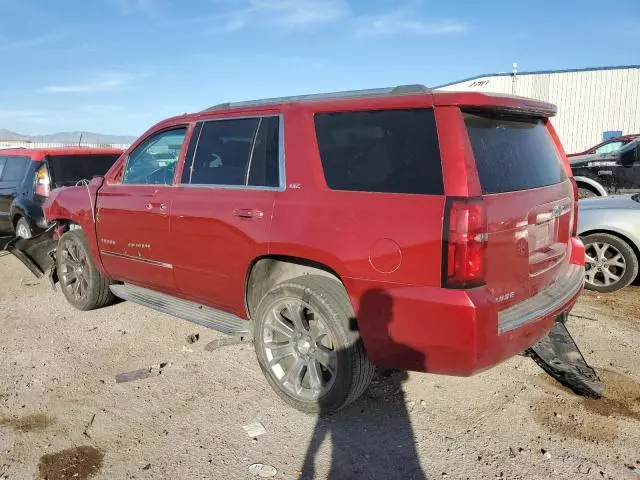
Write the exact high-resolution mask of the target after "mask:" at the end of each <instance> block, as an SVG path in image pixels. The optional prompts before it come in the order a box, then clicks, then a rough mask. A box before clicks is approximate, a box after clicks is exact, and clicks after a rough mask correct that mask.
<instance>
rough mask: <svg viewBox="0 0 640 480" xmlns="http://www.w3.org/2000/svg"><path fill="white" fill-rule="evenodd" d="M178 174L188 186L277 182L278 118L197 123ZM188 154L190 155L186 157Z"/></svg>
mask: <svg viewBox="0 0 640 480" xmlns="http://www.w3.org/2000/svg"><path fill="white" fill-rule="evenodd" d="M196 132H199V135H197V137H196V136H195V135H194V138H193V140H192V143H191V145H190V147H189V154H188V157H187V160H186V162H185V168H184V171H183V174H182V183H183V184H191V185H219V186H259V187H277V186H278V185H279V161H278V158H279V118H278V117H259V118H241V119H229V120H211V121H205V122H203V123H201V124H199V125H198V127H197V128H196ZM189 157H191V158H189Z"/></svg>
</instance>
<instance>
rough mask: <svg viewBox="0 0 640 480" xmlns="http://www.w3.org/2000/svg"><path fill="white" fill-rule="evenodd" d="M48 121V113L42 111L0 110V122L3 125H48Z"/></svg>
mask: <svg viewBox="0 0 640 480" xmlns="http://www.w3.org/2000/svg"><path fill="white" fill-rule="evenodd" d="M48 120H49V115H48V113H47V112H44V111H40V110H22V109H0V121H2V122H3V123H5V122H7V121H10V122H21V123H46V122H47V121H48Z"/></svg>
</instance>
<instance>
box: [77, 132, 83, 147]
mask: <svg viewBox="0 0 640 480" xmlns="http://www.w3.org/2000/svg"><path fill="white" fill-rule="evenodd" d="M81 143H82V133H80V138H79V139H78V148H80V144H81Z"/></svg>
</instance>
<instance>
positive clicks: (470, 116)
mask: <svg viewBox="0 0 640 480" xmlns="http://www.w3.org/2000/svg"><path fill="white" fill-rule="evenodd" d="M464 121H465V124H466V126H467V132H468V133H469V139H470V140H471V147H472V148H473V156H474V157H475V160H476V167H477V168H478V175H479V176H480V183H481V185H482V192H483V193H484V194H492V193H504V192H514V191H517V190H529V189H532V188H539V187H546V186H548V185H554V184H556V183H560V182H562V181H564V180H566V179H567V175H566V173H565V170H564V168H563V166H562V162H561V160H560V156H559V155H558V151H557V150H556V147H555V145H554V143H553V140H552V139H551V136H550V135H549V132H548V131H547V129H546V127H545V125H544V123H543V121H542V120H541V119H539V118H526V117H517V118H516V117H513V116H511V117H503V116H498V115H492V114H489V113H487V114H481V113H478V112H473V113H465V114H464Z"/></svg>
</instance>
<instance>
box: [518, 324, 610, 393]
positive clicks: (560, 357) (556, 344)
mask: <svg viewBox="0 0 640 480" xmlns="http://www.w3.org/2000/svg"><path fill="white" fill-rule="evenodd" d="M527 354H528V355H529V356H530V357H531V358H533V360H534V361H535V362H536V363H537V364H538V366H540V367H541V368H542V369H543V370H544V371H545V372H547V373H548V374H549V375H551V376H552V377H553V378H555V379H556V380H557V381H558V382H560V383H561V384H562V385H564V386H565V387H567V388H570V389H571V390H573V391H574V392H575V393H577V394H578V395H582V396H585V397H590V398H600V397H601V396H602V392H603V390H604V384H603V383H602V382H601V381H600V378H599V377H598V374H597V373H596V371H595V370H594V369H593V368H592V367H590V366H589V365H588V364H587V362H586V360H585V359H584V357H583V356H582V353H581V352H580V349H579V348H578V346H577V345H576V342H575V341H574V340H573V337H572V336H571V334H570V333H569V331H568V330H567V327H566V326H565V325H564V323H563V322H560V321H558V322H556V323H555V325H554V326H553V328H552V329H551V331H550V332H549V333H548V334H547V336H545V337H544V338H543V339H542V340H540V341H539V342H538V343H537V344H535V345H534V346H533V347H531V348H530V349H529V350H528V351H527Z"/></svg>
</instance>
